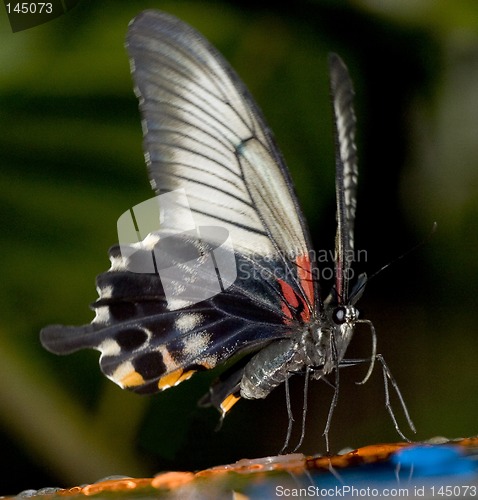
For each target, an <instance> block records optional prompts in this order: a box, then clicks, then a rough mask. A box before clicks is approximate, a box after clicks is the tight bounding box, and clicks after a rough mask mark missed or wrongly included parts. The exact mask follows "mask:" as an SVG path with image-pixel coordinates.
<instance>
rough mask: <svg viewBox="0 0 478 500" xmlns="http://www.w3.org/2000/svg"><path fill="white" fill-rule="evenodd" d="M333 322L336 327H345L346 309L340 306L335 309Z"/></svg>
mask: <svg viewBox="0 0 478 500" xmlns="http://www.w3.org/2000/svg"><path fill="white" fill-rule="evenodd" d="M332 321H333V322H334V323H335V324H336V325H343V324H344V323H345V321H346V313H345V307H343V306H339V307H336V308H335V309H334V312H333V313H332Z"/></svg>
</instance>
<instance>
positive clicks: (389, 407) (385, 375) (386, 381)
mask: <svg viewBox="0 0 478 500" xmlns="http://www.w3.org/2000/svg"><path fill="white" fill-rule="evenodd" d="M375 359H376V360H377V361H378V362H380V364H381V365H382V372H383V380H384V386H385V408H387V411H388V413H389V415H390V417H391V418H392V422H393V425H394V426H395V429H396V431H397V432H398V434H399V435H400V437H401V438H402V439H404V440H405V441H408V442H410V439H408V438H407V437H406V436H405V435H404V434H403V432H402V431H401V430H400V427H399V425H398V422H397V419H396V417H395V414H394V412H393V409H392V405H391V403H390V391H389V386H388V384H389V382H390V384H392V387H393V388H394V389H395V393H396V394H397V396H398V400H399V401H400V404H401V405H402V410H403V413H404V414H405V418H406V420H407V423H408V425H409V427H410V429H411V430H412V431H413V432H416V429H415V425H414V424H413V421H412V419H411V417H410V414H409V413H408V408H407V405H406V404H405V400H404V399H403V396H402V393H401V392H400V389H399V388H398V384H397V382H396V381H395V379H394V378H393V375H392V372H391V371H390V369H389V367H388V365H387V363H386V362H385V359H383V356H382V355H381V354H377V355H376V356H375Z"/></svg>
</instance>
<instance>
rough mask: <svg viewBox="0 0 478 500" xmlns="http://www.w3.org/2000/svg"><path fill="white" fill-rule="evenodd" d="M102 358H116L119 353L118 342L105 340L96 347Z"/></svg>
mask: <svg viewBox="0 0 478 500" xmlns="http://www.w3.org/2000/svg"><path fill="white" fill-rule="evenodd" d="M98 350H99V351H101V354H102V355H103V356H117V355H118V354H120V352H121V347H120V346H119V344H118V342H116V340H113V339H106V340H104V341H103V342H101V344H100V345H99V346H98Z"/></svg>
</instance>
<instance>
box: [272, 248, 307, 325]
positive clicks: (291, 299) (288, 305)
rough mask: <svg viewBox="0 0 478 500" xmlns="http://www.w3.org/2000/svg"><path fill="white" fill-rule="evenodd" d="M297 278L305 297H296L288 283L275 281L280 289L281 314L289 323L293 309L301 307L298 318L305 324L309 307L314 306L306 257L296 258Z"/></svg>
mask: <svg viewBox="0 0 478 500" xmlns="http://www.w3.org/2000/svg"><path fill="white" fill-rule="evenodd" d="M296 264H297V276H298V278H299V281H300V286H301V288H302V290H303V292H304V294H305V297H303V296H302V295H298V294H297V292H296V291H295V290H294V289H293V288H292V286H291V285H289V283H287V282H286V281H284V280H281V279H279V280H277V281H278V282H279V285H280V287H281V291H282V295H283V297H284V301H283V302H282V312H283V313H284V314H285V316H286V317H287V319H288V320H289V321H290V320H292V319H293V312H292V311H293V309H295V310H297V309H299V306H302V308H301V309H302V310H301V313H300V317H301V319H302V321H304V322H307V321H309V319H310V306H312V305H313V304H314V282H313V280H312V270H311V267H310V260H309V257H308V256H307V255H299V257H297V258H296Z"/></svg>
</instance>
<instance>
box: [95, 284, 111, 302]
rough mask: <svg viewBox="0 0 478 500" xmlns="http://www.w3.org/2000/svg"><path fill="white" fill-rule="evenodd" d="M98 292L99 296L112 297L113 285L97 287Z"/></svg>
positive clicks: (103, 297)
mask: <svg viewBox="0 0 478 500" xmlns="http://www.w3.org/2000/svg"><path fill="white" fill-rule="evenodd" d="M96 292H97V293H98V296H99V297H100V298H102V299H110V298H111V297H112V296H113V287H112V286H110V285H107V286H105V287H103V288H99V287H96Z"/></svg>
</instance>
